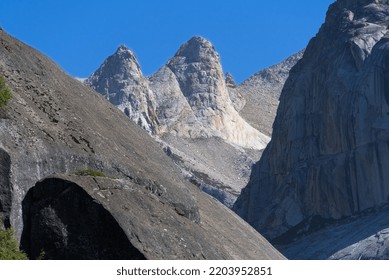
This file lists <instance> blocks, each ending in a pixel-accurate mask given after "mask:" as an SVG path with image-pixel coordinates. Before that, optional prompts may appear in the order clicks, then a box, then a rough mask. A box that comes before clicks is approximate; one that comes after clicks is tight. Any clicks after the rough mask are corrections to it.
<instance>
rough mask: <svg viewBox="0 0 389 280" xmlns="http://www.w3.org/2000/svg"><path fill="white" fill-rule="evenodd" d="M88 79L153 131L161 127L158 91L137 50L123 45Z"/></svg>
mask: <svg viewBox="0 0 389 280" xmlns="http://www.w3.org/2000/svg"><path fill="white" fill-rule="evenodd" d="M84 83H85V84H86V85H88V86H90V87H91V88H93V89H94V90H96V91H98V92H100V93H101V94H102V95H103V96H104V97H105V98H107V99H108V100H109V101H110V102H111V103H112V104H114V105H116V106H117V107H118V108H119V109H120V110H121V111H123V112H124V113H125V114H126V115H127V116H128V117H129V118H130V119H131V120H133V121H134V122H135V123H137V124H138V125H140V126H141V127H143V128H144V129H145V130H147V131H148V132H149V133H155V132H156V129H157V128H158V126H157V125H158V123H157V119H156V112H155V110H156V108H155V100H154V95H153V93H152V92H151V91H150V89H149V86H148V81H147V79H146V78H145V77H143V74H142V71H141V69H140V66H139V63H138V60H137V58H136V56H135V54H134V53H133V52H132V51H131V50H130V49H128V48H127V47H126V46H124V45H122V46H120V47H119V48H118V49H117V50H116V52H115V53H114V54H113V55H111V56H110V57H108V58H107V59H106V60H105V61H104V63H103V64H102V65H101V66H100V68H99V69H98V70H97V71H96V72H95V73H93V74H92V76H91V77H89V78H88V79H87V80H85V81H84Z"/></svg>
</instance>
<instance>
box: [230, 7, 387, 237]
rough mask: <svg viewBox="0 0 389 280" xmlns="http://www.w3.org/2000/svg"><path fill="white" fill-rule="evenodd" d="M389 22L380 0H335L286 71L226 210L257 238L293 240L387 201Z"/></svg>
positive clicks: (385, 8) (385, 9)
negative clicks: (264, 131)
mask: <svg viewBox="0 0 389 280" xmlns="http://www.w3.org/2000/svg"><path fill="white" fill-rule="evenodd" d="M388 22H389V3H388V1H383V0H381V1H380V0H375V1H373V0H358V1H354V0H353V1H351V0H338V1H336V2H335V3H334V4H332V5H331V6H330V8H329V11H328V13H327V18H326V22H325V23H324V24H323V26H322V27H321V29H320V31H319V33H318V34H317V36H316V37H315V38H313V39H312V40H311V42H310V43H309V45H308V47H307V49H306V51H305V53H304V57H303V58H302V59H301V60H300V61H299V62H298V63H297V65H296V66H295V67H294V68H293V69H292V70H291V73H290V76H289V78H288V80H287V81H286V84H285V86H284V89H283V92H282V94H281V100H280V105H279V109H278V113H277V117H276V120H275V123H274V130H273V135H272V140H271V142H270V144H269V145H268V146H267V148H266V150H265V152H264V154H263V156H262V158H261V160H260V161H259V163H258V164H256V166H255V168H254V172H253V174H252V177H251V181H250V184H249V185H248V187H247V188H245V189H244V191H243V192H242V195H241V196H240V198H239V199H238V201H237V203H236V204H235V206H234V209H235V211H236V212H237V213H239V214H240V215H241V216H242V217H243V218H245V219H246V220H247V221H248V222H249V223H250V224H251V225H253V226H254V227H255V228H256V229H257V230H258V231H259V232H261V233H263V234H264V235H265V236H267V237H269V238H276V237H282V238H289V239H293V238H294V237H296V236H299V235H300V236H301V234H303V233H304V231H312V230H314V229H315V227H317V226H318V224H319V225H320V224H323V223H322V222H323V221H334V220H338V219H340V218H343V217H349V216H358V215H360V213H362V212H364V211H366V210H368V209H371V208H375V207H379V206H382V205H384V204H386V203H388V197H389V188H388V186H389V173H388V172H386V170H387V169H388V167H389V161H388V159H389V149H388V145H387V143H388V139H389V119H388V113H389V98H388V90H389V88H388V77H389V76H388V73H389V68H388V67H389V66H388V63H387V62H388V53H389V52H388V48H389V43H388V42H389V37H388V35H387V34H388V27H389V24H388ZM356 230H358V229H356Z"/></svg>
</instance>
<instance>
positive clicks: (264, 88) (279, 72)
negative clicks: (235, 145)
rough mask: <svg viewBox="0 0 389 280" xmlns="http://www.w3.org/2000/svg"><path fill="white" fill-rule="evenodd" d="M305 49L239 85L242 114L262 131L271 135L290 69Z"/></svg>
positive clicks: (236, 90) (237, 89)
mask: <svg viewBox="0 0 389 280" xmlns="http://www.w3.org/2000/svg"><path fill="white" fill-rule="evenodd" d="M303 54H304V50H302V51H300V52H298V53H296V54H294V55H292V56H290V57H288V58H287V59H285V60H284V61H282V62H280V63H278V64H276V65H273V66H270V67H268V68H266V69H264V70H261V71H259V72H257V73H255V74H254V75H252V76H251V77H250V78H248V79H247V80H245V81H244V82H243V83H242V84H241V85H239V86H238V87H237V88H236V89H234V91H235V92H238V94H240V95H241V96H242V97H243V98H244V99H245V100H246V102H245V103H244V106H243V107H242V108H241V109H240V110H239V112H240V114H241V116H242V117H243V118H244V119H245V120H246V121H247V122H248V123H250V124H251V125H252V126H253V127H255V128H256V129H258V130H259V131H261V132H262V133H264V134H266V135H268V136H271V135H272V130H273V122H274V119H275V117H276V112H277V108H278V103H279V102H278V100H279V98H280V95H281V91H282V88H283V87H284V84H285V82H286V79H287V78H288V77H289V71H290V70H291V69H292V67H293V66H294V65H296V63H297V62H298V61H299V60H300V59H301V58H302V56H303Z"/></svg>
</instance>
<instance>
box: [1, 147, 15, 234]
mask: <svg viewBox="0 0 389 280" xmlns="http://www.w3.org/2000/svg"><path fill="white" fill-rule="evenodd" d="M10 174H11V158H10V156H9V154H8V153H7V152H6V151H4V150H3V149H0V223H3V224H4V226H5V227H7V228H8V227H10V226H11V223H10V219H9V215H10V212H11V205H12V192H11V182H10Z"/></svg>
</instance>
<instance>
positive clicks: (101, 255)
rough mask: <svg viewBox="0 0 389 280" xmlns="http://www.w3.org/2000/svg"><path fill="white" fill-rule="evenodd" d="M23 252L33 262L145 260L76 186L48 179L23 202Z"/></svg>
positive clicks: (86, 194) (36, 187)
mask: <svg viewBox="0 0 389 280" xmlns="http://www.w3.org/2000/svg"><path fill="white" fill-rule="evenodd" d="M23 222H24V229H23V232H22V239H21V248H22V249H23V250H24V251H25V252H26V253H27V254H28V256H29V257H30V258H31V259H36V258H38V257H39V256H40V255H41V252H44V258H46V259H55V260H61V259H62V260H64V259H65V260H67V259H73V260H82V259H84V260H85V259H91V260H99V259H104V260H110V259H145V257H144V255H143V254H142V253H141V252H140V251H139V250H138V249H136V248H135V247H134V246H133V245H132V244H131V242H130V241H129V239H128V237H127V236H126V234H125V233H124V231H123V229H122V228H121V227H120V226H119V224H118V223H117V221H116V220H115V219H114V217H113V216H112V215H111V213H110V212H109V211H107V210H106V209H105V208H104V207H103V206H102V205H101V204H100V203H99V202H98V201H96V200H95V199H93V198H92V197H91V196H90V195H89V194H88V193H87V192H86V191H85V190H84V189H82V187H80V186H79V185H77V184H76V183H74V182H70V181H66V180H63V179H59V178H48V179H45V180H42V181H40V182H38V183H37V184H36V185H35V186H34V187H33V188H31V189H30V190H29V192H28V193H27V195H26V197H25V198H24V200H23Z"/></svg>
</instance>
